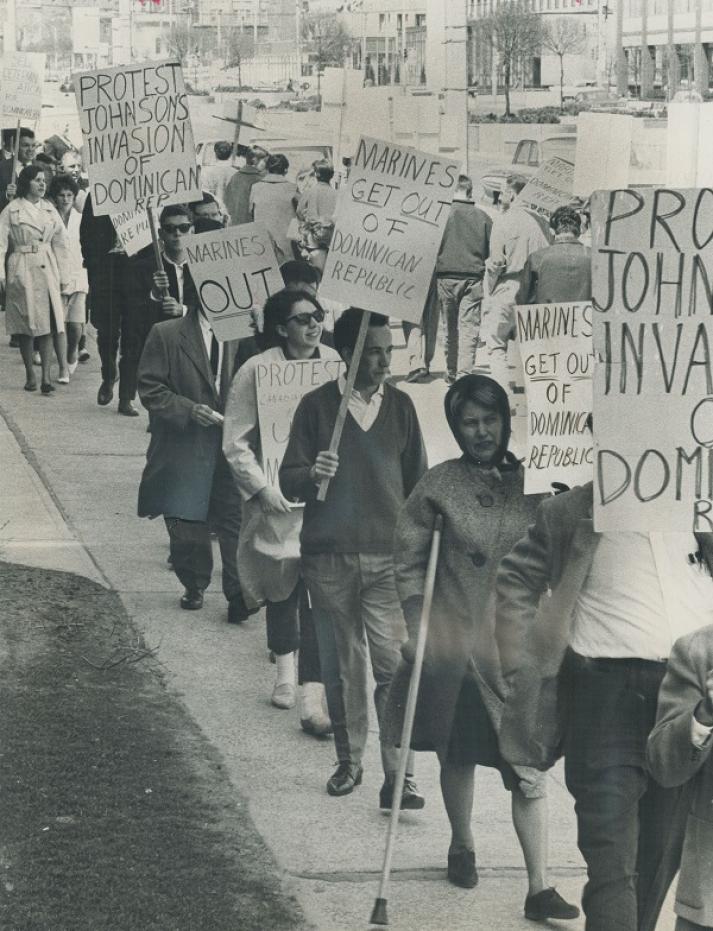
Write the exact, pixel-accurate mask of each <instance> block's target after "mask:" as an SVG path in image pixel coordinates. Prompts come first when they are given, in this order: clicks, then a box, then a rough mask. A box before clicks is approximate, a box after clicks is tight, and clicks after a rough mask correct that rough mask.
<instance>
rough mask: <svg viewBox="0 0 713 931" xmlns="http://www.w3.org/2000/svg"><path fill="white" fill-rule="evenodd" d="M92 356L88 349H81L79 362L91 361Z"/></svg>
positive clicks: (78, 357)
mask: <svg viewBox="0 0 713 931" xmlns="http://www.w3.org/2000/svg"><path fill="white" fill-rule="evenodd" d="M90 359H91V356H90V355H89V353H88V352H87V350H86V349H80V350H79V355H78V356H77V362H89V360H90Z"/></svg>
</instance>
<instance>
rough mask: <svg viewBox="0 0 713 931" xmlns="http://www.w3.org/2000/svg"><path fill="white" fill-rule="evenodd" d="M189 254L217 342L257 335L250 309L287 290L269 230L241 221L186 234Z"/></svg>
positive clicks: (190, 264)
mask: <svg viewBox="0 0 713 931" xmlns="http://www.w3.org/2000/svg"><path fill="white" fill-rule="evenodd" d="M186 255H187V257H188V264H189V266H190V269H191V275H192V276H193V281H194V283H195V286H196V290H197V292H198V297H199V299H200V302H201V305H202V307H203V310H204V311H205V312H206V314H207V315H208V317H209V319H210V322H211V326H212V327H213V331H214V332H215V336H216V339H219V340H220V341H221V342H223V341H224V340H228V339H241V338H242V337H244V336H252V335H253V330H252V327H251V325H250V324H251V321H252V313H251V311H252V310H253V309H255V310H257V309H259V308H260V307H262V305H263V304H264V303H265V301H266V300H267V298H268V297H269V296H270V295H271V294H274V293H275V292H276V291H279V290H281V289H282V288H283V287H284V282H283V280H282V275H281V274H280V268H279V266H278V264H277V258H276V256H275V250H274V249H273V247H272V241H271V240H270V236H269V234H268V232H267V230H266V229H265V228H264V227H262V226H259V225H258V224H257V223H242V224H240V225H239V226H230V227H228V228H227V229H224V230H216V231H215V232H209V233H197V234H195V235H193V236H187V237H186Z"/></svg>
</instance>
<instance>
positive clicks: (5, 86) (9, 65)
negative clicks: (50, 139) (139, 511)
mask: <svg viewBox="0 0 713 931" xmlns="http://www.w3.org/2000/svg"><path fill="white" fill-rule="evenodd" d="M44 79H45V55H44V52H6V53H5V54H4V55H3V56H2V58H0V117H2V119H3V121H4V122H7V123H13V124H15V125H16V124H17V121H18V120H20V121H21V122H23V123H36V122H37V121H38V120H39V118H40V115H41V113H42V82H43V81H44Z"/></svg>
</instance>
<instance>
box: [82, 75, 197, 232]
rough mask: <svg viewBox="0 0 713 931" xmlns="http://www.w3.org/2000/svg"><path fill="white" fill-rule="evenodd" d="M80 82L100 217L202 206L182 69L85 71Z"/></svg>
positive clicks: (93, 190)
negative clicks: (173, 206) (195, 202)
mask: <svg viewBox="0 0 713 931" xmlns="http://www.w3.org/2000/svg"><path fill="white" fill-rule="evenodd" d="M72 80H73V82H74V86H75V92H76V95H77V106H78V108H79V121H80V125H81V127H82V137H83V140H84V145H85V150H86V160H87V165H88V168H89V189H90V192H91V195H92V206H93V208H94V213H95V214H96V215H104V214H107V213H119V212H120V211H123V210H145V209H146V208H148V207H164V206H166V205H167V204H182V203H187V202H190V201H192V200H198V199H200V197H201V186H200V174H199V169H198V167H197V165H196V153H195V145H194V143H193V132H192V130H191V121H190V117H189V113H188V98H187V96H186V92H185V87H184V84H183V73H182V71H181V66H180V64H179V63H178V62H177V61H162V62H158V63H155V64H144V65H136V66H133V67H128V66H122V67H119V68H107V69H100V70H98V71H84V72H81V73H80V74H76V75H74V77H73V78H72Z"/></svg>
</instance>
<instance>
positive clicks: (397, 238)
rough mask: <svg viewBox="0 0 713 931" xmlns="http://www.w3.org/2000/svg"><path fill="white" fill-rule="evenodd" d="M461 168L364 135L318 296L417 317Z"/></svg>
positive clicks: (342, 200)
mask: <svg viewBox="0 0 713 931" xmlns="http://www.w3.org/2000/svg"><path fill="white" fill-rule="evenodd" d="M459 171H460V166H459V163H458V162H455V161H451V160H450V159H445V158H440V157H438V156H436V155H429V154H428V153H426V152H419V151H418V150H417V149H411V148H407V147H406V146H400V145H394V144H392V143H390V142H382V141H381V140H379V139H369V138H367V137H364V136H362V138H361V139H360V140H359V145H358V146H357V150H356V155H355V156H354V163H353V165H352V169H351V171H350V173H349V178H348V180H347V181H346V182H345V183H344V184H343V185H342V186H341V187H340V189H339V195H338V198H337V208H336V211H335V228H334V237H333V239H332V245H331V247H330V250H329V255H328V257H327V262H326V265H325V268H324V272H323V276H322V283H321V284H320V287H319V296H320V298H326V299H331V300H335V301H341V302H342V303H344V304H350V305H352V306H355V307H363V308H364V309H365V310H370V311H374V312H376V313H382V314H388V315H389V316H392V317H398V318H399V319H401V320H410V321H411V322H412V323H418V322H420V320H421V316H422V313H423V307H424V304H425V302H426V296H427V294H428V289H429V285H430V283H431V276H432V274H433V268H434V266H435V264H436V256H437V255H438V248H439V246H440V244H441V239H442V238H443V230H444V228H445V225H446V221H447V220H448V215H449V213H450V205H451V201H452V200H453V194H454V192H455V189H456V186H457V183H458V174H459Z"/></svg>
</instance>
